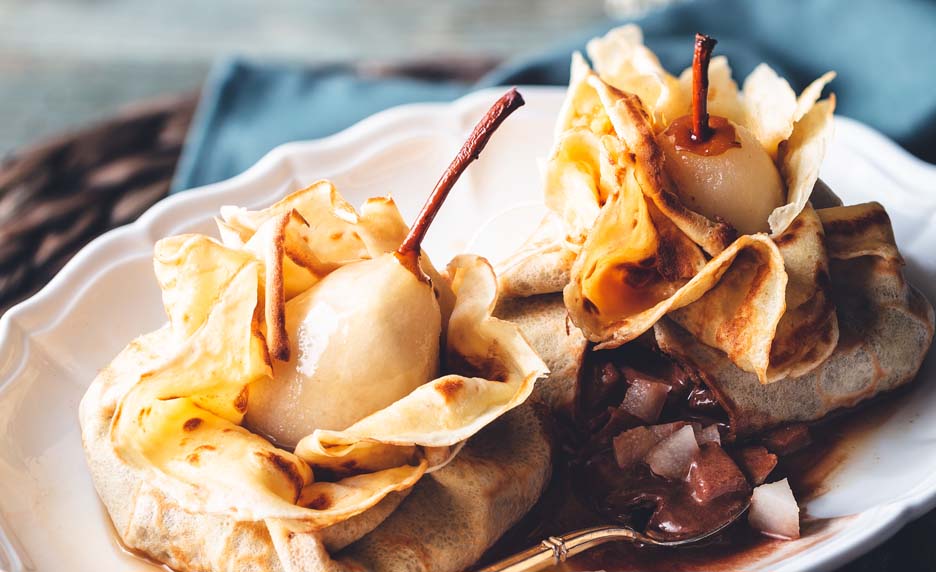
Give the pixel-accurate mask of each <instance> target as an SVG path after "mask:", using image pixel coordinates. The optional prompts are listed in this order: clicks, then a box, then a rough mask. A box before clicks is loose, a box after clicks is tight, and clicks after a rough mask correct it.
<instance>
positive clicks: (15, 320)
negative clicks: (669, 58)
mask: <svg viewBox="0 0 936 572" xmlns="http://www.w3.org/2000/svg"><path fill="white" fill-rule="evenodd" d="M520 89H521V91H522V92H523V93H525V94H528V95H533V96H534V97H540V96H543V97H561V96H562V94H564V92H565V88H560V87H543V86H525V87H521V88H520ZM499 93H500V89H499V88H488V89H483V90H479V91H475V92H472V93H470V94H468V95H466V96H464V97H462V98H459V99H457V100H455V101H453V102H450V103H414V104H407V105H402V106H398V107H394V108H391V109H387V110H385V111H382V112H379V113H376V114H374V115H372V116H370V117H368V118H366V119H364V120H362V121H360V122H359V123H357V124H355V125H353V126H351V127H349V128H347V129H345V130H343V131H341V132H338V133H336V134H334V135H331V136H329V137H325V138H322V139H318V140H313V141H297V142H291V143H285V144H283V145H280V146H278V147H276V148H274V149H273V150H271V151H270V152H268V153H267V154H266V155H265V156H264V157H263V158H261V159H260V160H259V161H258V162H257V163H256V164H254V165H253V166H252V167H251V168H249V169H248V170H246V171H245V172H243V173H241V174H240V175H237V176H235V177H233V178H231V179H227V180H225V181H221V182H218V183H213V184H210V185H206V186H203V187H198V188H195V189H191V190H188V191H184V192H181V193H178V194H175V195H172V196H170V197H167V198H165V199H163V200H161V201H159V202H158V203H156V204H155V205H153V206H152V207H151V208H149V209H148V210H147V211H146V212H145V213H144V214H143V215H141V216H140V217H139V218H138V219H137V220H136V221H134V222H133V223H130V224H128V225H124V226H121V227H119V228H115V229H113V230H110V231H108V232H106V233H104V234H102V235H101V236H99V237H97V238H95V239H94V240H93V241H91V242H90V243H89V244H88V245H86V246H85V247H84V248H82V249H81V250H80V251H79V252H78V254H76V255H75V256H74V257H73V258H72V259H71V260H70V261H69V262H68V263H67V264H66V265H65V267H64V268H63V269H62V270H61V271H60V272H59V273H58V274H57V275H56V276H55V277H54V278H53V279H52V280H51V281H50V282H49V283H48V284H47V285H45V286H44V287H43V288H42V289H41V290H40V291H39V292H37V293H36V294H34V295H33V296H31V297H30V298H28V299H26V300H24V301H22V302H20V303H19V304H17V305H16V306H14V307H13V308H11V309H10V310H8V311H7V312H6V313H5V314H4V315H3V316H2V317H0V376H2V377H0V399H2V398H3V396H4V394H5V393H6V391H7V390H8V389H9V388H10V387H11V386H12V385H13V384H14V383H15V381H16V379H17V378H16V373H17V372H18V371H19V370H21V369H22V367H23V363H24V362H26V361H28V359H29V352H28V351H27V350H28V347H29V345H30V342H31V340H30V337H31V336H34V335H36V334H38V333H41V332H43V331H46V330H48V329H51V328H54V327H55V325H56V324H58V323H59V322H61V321H62V320H64V319H65V318H66V317H67V316H68V313H69V311H70V310H72V303H73V301H74V299H77V298H78V296H73V297H69V296H59V294H63V291H64V290H65V289H66V286H68V287H70V289H71V291H72V292H75V291H76V289H77V291H82V290H84V289H86V288H90V287H91V286H92V285H93V283H94V282H95V280H96V279H97V277H98V276H99V275H100V274H102V273H103V272H105V271H106V270H107V269H109V268H111V267H113V266H117V265H120V264H121V263H122V262H123V261H126V260H127V259H128V258H131V257H136V256H140V255H141V254H145V255H149V252H150V249H151V248H152V245H153V244H154V242H155V240H156V238H157V236H156V228H157V227H158V226H159V225H160V224H170V225H171V224H178V222H179V219H176V220H175V221H174V222H172V221H168V220H167V219H170V218H172V217H173V216H177V215H181V216H182V218H183V219H184V220H193V219H195V218H202V217H204V216H206V214H213V213H214V211H213V210H211V211H207V212H203V211H201V210H198V208H197V203H198V202H199V201H205V200H206V198H211V197H217V196H221V195H225V194H228V193H234V192H235V191H236V190H237V189H238V188H240V187H244V186H246V185H250V184H252V183H256V182H258V181H261V180H264V179H266V178H268V177H271V176H273V174H274V173H275V171H276V170H277V169H281V168H282V166H283V165H286V166H287V170H290V169H291V167H290V166H289V162H290V158H291V157H293V156H295V155H296V154H306V153H316V152H327V151H334V150H338V149H346V148H347V147H348V146H349V145H350V144H351V143H356V142H360V141H362V140H367V139H368V138H369V137H370V136H372V135H373V134H374V133H375V132H376V133H380V132H381V131H382V130H385V128H386V127H387V126H390V125H393V124H396V123H398V122H403V123H407V122H410V123H411V122H412V120H413V119H414V118H423V119H425V118H426V117H427V116H432V117H433V118H434V119H436V120H438V118H439V117H441V118H442V120H443V121H451V119H452V118H462V117H463V116H464V112H465V111H466V110H469V109H472V108H475V107H477V106H478V105H479V104H480V103H482V102H487V101H490V100H492V99H493V98H494V97H495V96H496V95H497V94H499ZM836 129H837V130H845V131H847V132H848V133H849V134H850V135H851V136H850V137H849V138H847V139H845V138H840V139H839V141H838V144H841V145H846V146H848V147H850V148H852V149H853V150H855V151H857V152H858V153H860V154H861V155H862V156H864V157H865V158H866V159H867V160H868V162H869V164H871V165H872V166H874V167H875V168H876V169H878V170H880V171H881V172H882V173H885V174H887V175H888V176H889V177H891V178H892V179H894V180H896V181H898V182H899V183H900V186H901V187H902V188H904V189H907V192H908V193H912V194H913V195H914V198H915V199H916V200H922V201H924V202H936V196H933V197H927V196H926V195H922V193H924V192H926V191H928V190H929V189H931V188H933V187H934V186H936V165H930V164H928V163H925V162H924V161H922V160H920V159H918V158H916V157H914V156H913V155H911V154H909V153H908V152H907V151H905V150H904V149H902V148H901V147H899V146H898V145H897V144H896V143H894V142H893V141H891V140H889V139H888V138H887V137H886V136H884V135H882V134H881V133H880V132H878V131H877V130H875V129H873V128H871V127H869V126H866V125H864V124H861V123H859V122H857V121H855V120H852V119H849V118H846V117H841V116H836ZM377 139H379V137H378V138H377ZM378 143H380V142H379V141H378V142H377V143H374V142H373V141H372V142H371V143H370V144H374V145H376V144H378ZM384 143H386V141H384ZM869 149H873V150H874V153H875V154H874V155H873V156H872V155H870V154H869V151H868V150H869ZM921 195H922V196H921ZM111 249H116V252H117V253H118V254H119V256H117V257H116V258H111V259H109V260H108V261H106V262H105V261H103V260H101V258H102V257H103V256H104V255H106V254H107V253H108V251H109V250H111ZM27 326H28V327H27ZM17 334H18V335H19V337H20V338H21V339H20V340H19V346H18V345H17V339H16V336H17ZM17 350H19V352H21V353H20V355H18V356H16V355H15V354H16V353H17ZM16 357H19V361H18V362H17V363H16V364H13V365H11V362H12V361H16ZM914 489H917V490H911V491H909V492H910V493H912V494H907V495H905V496H904V497H901V498H899V499H898V500H895V501H893V502H890V503H884V504H879V505H876V506H874V507H873V508H872V509H869V510H865V511H863V512H861V513H858V514H856V515H855V516H854V517H851V518H856V519H857V520H858V522H862V523H867V526H862V527H856V526H849V527H847V528H845V529H844V530H843V531H842V532H840V533H836V534H835V535H833V536H831V537H830V538H828V539H825V540H823V541H821V542H819V543H817V544H816V545H814V546H811V547H809V548H808V549H806V550H804V551H803V552H801V553H799V554H797V555H796V556H807V555H808V556H810V558H808V559H807V560H806V561H801V559H800V558H794V559H795V560H797V562H796V563H795V564H794V563H790V564H791V565H786V561H781V562H779V563H775V565H779V567H778V568H775V570H778V571H783V572H793V571H803V570H813V571H817V570H827V569H830V568H832V567H835V566H837V565H841V564H843V563H845V562H847V561H849V560H851V559H853V558H855V557H857V556H859V555H861V554H863V553H865V552H867V551H869V550H871V549H872V548H874V547H875V546H877V545H878V544H880V543H882V542H883V541H885V540H886V539H888V538H890V537H891V536H892V535H894V534H895V533H896V532H897V531H898V530H899V529H900V527H901V526H903V525H904V524H906V523H907V522H909V521H910V520H912V519H914V518H916V517H918V516H921V515H922V514H923V513H924V512H927V511H929V510H931V509H933V508H934V507H936V481H934V482H928V481H923V482H921V483H919V484H918V486H917V487H914ZM6 529H10V530H12V527H11V526H10V525H9V523H5V522H4V521H3V518H2V514H0V563H3V557H4V555H6V556H7V558H10V559H11V561H10V562H9V563H8V564H9V565H10V566H11V567H14V568H13V569H14V570H16V566H17V562H18V560H17V555H16V553H15V551H14V552H13V554H9V552H10V550H11V549H12V547H13V546H15V537H14V538H13V539H8V538H4V531H5V530H6ZM843 533H847V534H843ZM25 566H27V568H26V569H29V568H28V561H27V563H26V564H25Z"/></svg>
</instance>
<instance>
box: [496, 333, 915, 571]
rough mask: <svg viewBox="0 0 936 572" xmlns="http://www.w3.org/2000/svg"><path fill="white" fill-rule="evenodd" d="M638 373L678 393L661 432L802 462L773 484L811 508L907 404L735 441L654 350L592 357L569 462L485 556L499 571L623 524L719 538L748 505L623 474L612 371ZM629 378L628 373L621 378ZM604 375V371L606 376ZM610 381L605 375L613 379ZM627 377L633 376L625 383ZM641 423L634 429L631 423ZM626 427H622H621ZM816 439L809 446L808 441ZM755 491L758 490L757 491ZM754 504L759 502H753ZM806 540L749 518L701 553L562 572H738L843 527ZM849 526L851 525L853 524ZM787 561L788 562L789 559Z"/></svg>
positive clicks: (881, 404) (609, 549) (787, 466)
mask: <svg viewBox="0 0 936 572" xmlns="http://www.w3.org/2000/svg"><path fill="white" fill-rule="evenodd" d="M609 361H610V362H611V363H613V364H617V365H621V364H624V363H626V364H627V366H629V367H632V368H636V369H639V370H642V371H644V373H648V374H651V375H654V376H655V377H658V378H660V379H664V380H666V381H667V382H670V383H672V385H673V387H674V389H673V390H672V391H671V392H670V394H669V395H668V400H667V403H666V405H665V406H664V409H663V412H662V414H661V418H660V420H659V421H658V423H666V422H671V421H675V420H685V421H697V422H699V423H702V424H710V423H718V424H719V427H720V428H721V429H722V435H723V439H722V445H723V447H724V450H725V451H726V452H727V453H728V454H729V455H730V456H732V457H733V458H735V459H738V464H739V465H741V464H742V463H741V461H740V457H741V454H740V453H741V451H742V450H744V449H745V448H752V447H762V446H764V444H766V443H768V442H769V443H770V446H771V447H775V448H778V450H779V449H783V448H784V447H788V448H790V449H792V452H789V451H788V452H786V454H782V455H781V454H778V455H777V457H778V462H777V464H776V466H775V467H774V468H773V469H772V470H771V471H770V473H769V478H767V481H768V482H773V481H776V480H780V479H782V478H788V479H789V481H790V485H791V487H792V488H793V491H794V494H795V496H796V498H797V501H798V502H799V503H800V504H801V505H802V504H804V503H806V502H808V501H809V500H810V499H812V498H815V497H816V496H819V495H821V494H822V493H823V492H824V491H825V487H826V483H827V482H828V481H829V477H830V476H831V475H832V474H834V473H835V471H836V469H838V468H839V467H840V466H841V465H842V464H843V462H844V461H845V460H847V458H848V457H849V455H850V454H851V452H852V451H854V450H856V449H857V448H858V447H859V446H860V444H861V442H862V440H863V438H864V437H865V436H866V435H868V434H870V433H871V432H873V430H874V428H875V427H878V426H879V425H880V424H881V423H883V422H885V421H886V420H887V419H888V418H890V417H891V416H892V415H893V414H894V413H895V411H896V410H897V409H898V407H897V406H898V405H899V396H898V395H896V394H900V393H903V391H902V390H898V391H897V392H895V393H896V394H889V395H884V396H881V397H878V398H875V399H873V400H871V401H870V402H868V403H865V404H863V405H859V406H858V408H856V409H860V410H861V412H860V414H858V415H856V414H855V409H850V410H843V411H839V412H835V413H833V414H832V415H829V416H827V417H826V418H824V419H823V420H821V421H819V422H816V423H813V424H810V425H809V426H808V428H805V426H792V427H791V430H782V431H777V432H771V433H770V434H767V435H761V436H755V437H752V438H750V439H748V440H747V441H745V442H743V443H741V442H735V441H733V440H732V437H731V435H730V431H729V430H728V429H729V428H728V427H727V416H726V415H725V414H724V412H723V411H721V408H720V407H719V406H718V404H717V402H716V401H715V400H714V397H713V396H712V395H711V392H710V391H708V390H707V388H705V387H704V385H702V384H701V383H700V382H699V381H698V379H697V378H696V376H694V375H693V372H691V371H688V370H687V369H685V368H683V367H681V366H679V365H677V364H675V363H673V362H671V361H670V360H669V359H667V358H666V357H665V356H662V355H661V354H659V353H658V352H656V351H655V350H654V349H653V347H652V346H651V345H648V344H641V343H639V342H632V343H631V344H627V345H625V346H623V347H622V348H619V349H618V350H614V351H611V352H591V355H590V360H589V362H587V363H586V364H585V367H584V368H583V375H582V379H581V380H580V385H579V393H578V402H577V404H576V407H575V410H574V411H572V412H569V413H568V415H565V416H562V417H561V418H560V419H559V420H558V421H557V423H558V428H557V433H558V435H559V439H560V441H561V453H560V455H559V457H560V460H559V462H558V463H557V464H556V468H555V471H554V475H553V480H552V482H551V483H550V486H549V488H548V489H547V491H546V492H545V493H544V495H543V497H542V499H541V500H540V502H539V503H538V504H537V505H536V506H535V507H534V508H533V509H532V510H531V511H530V513H529V514H528V515H527V517H525V518H524V519H523V520H522V521H521V522H520V523H519V524H518V525H517V526H515V527H514V528H513V529H512V530H511V531H509V532H508V533H507V534H506V535H505V536H504V537H503V538H502V539H501V540H500V541H499V542H498V543H497V544H496V545H495V546H494V547H493V548H492V549H491V550H490V551H489V553H488V554H487V555H486V556H485V558H484V559H483V562H484V563H491V562H494V561H497V560H498V559H500V558H503V557H505V556H507V555H510V554H513V553H515V552H517V551H519V550H521V549H524V548H527V547H529V546H531V545H534V544H537V543H539V542H540V541H541V540H542V539H544V538H546V537H548V536H555V535H561V534H564V533H567V532H571V531H573V530H577V529H580V528H585V527H589V526H596V525H601V524H612V523H621V524H627V525H630V526H635V527H637V528H640V529H642V530H645V531H647V532H653V530H649V529H648V527H649V528H654V529H657V530H658V531H660V532H662V534H659V535H658V536H664V537H665V536H666V535H667V533H674V532H675V534H672V536H679V535H680V534H683V533H694V532H697V531H698V529H705V528H706V527H708V528H709V529H710V528H712V527H714V524H717V523H720V522H724V520H725V519H726V517H727V515H729V514H731V513H733V511H734V510H735V509H736V508H737V503H739V502H744V501H745V500H746V495H742V494H737V495H734V496H732V495H726V496H725V497H721V498H719V499H716V500H717V501H718V502H710V503H707V504H705V505H703V506H702V507H700V504H699V503H698V502H696V501H695V500H694V499H692V498H689V497H688V496H687V495H688V494H689V491H688V490H687V487H686V486H685V484H684V483H682V482H667V481H666V480H665V479H661V478H660V477H657V476H655V475H653V474H652V473H651V472H650V471H649V469H648V468H647V467H646V466H645V465H643V466H639V467H634V468H632V469H631V470H628V471H622V470H621V469H619V467H618V466H617V464H616V462H615V459H614V456H613V452H611V450H610V449H609V448H608V446H607V445H606V444H605V442H606V440H607V439H610V438H611V437H613V434H616V433H615V432H616V431H618V430H619V429H621V428H622V427H626V425H627V424H628V421H627V420H625V421H620V420H615V419H613V415H611V414H608V413H607V411H605V412H604V413H602V411H601V410H602V408H603V407H604V406H605V404H608V403H614V402H615V401H617V402H618V403H619V402H620V399H621V398H622V397H623V394H624V391H625V390H624V389H622V387H621V385H626V383H622V380H621V379H620V378H618V379H615V376H614V375H613V374H611V373H609V368H608V367H607V364H608V362H609ZM616 369H618V370H620V369H622V368H617V367H616ZM603 370H604V371H603ZM603 374H604V375H603ZM621 377H626V376H621ZM630 422H631V423H633V421H632V420H631V421H630ZM615 423H617V426H613V425H614V424H615ZM803 433H805V434H806V435H808V440H805V441H804V439H803V438H802V434H803ZM751 484H752V486H753V485H754V483H751ZM748 494H749V493H748ZM800 517H801V539H800V540H799V541H797V542H796V543H795V544H791V543H789V542H788V541H784V540H777V539H773V538H769V537H767V536H764V535H762V534H760V533H759V532H758V531H756V530H754V529H752V528H751V527H750V526H749V525H748V523H747V519H746V518H741V519H739V521H738V522H736V523H735V524H733V525H731V526H729V527H728V528H726V529H725V530H724V531H722V532H720V533H718V534H716V535H714V536H712V537H710V538H708V539H706V540H704V541H702V542H700V543H697V544H693V545H691V546H686V547H680V548H659V547H653V546H644V545H635V544H631V543H627V542H616V543H609V544H606V545H603V546H600V547H597V548H594V549H592V550H590V551H588V552H585V553H583V554H581V555H578V556H576V557H574V558H572V559H570V560H569V561H567V562H566V563H565V564H563V565H562V566H561V567H557V568H553V570H577V571H586V570H606V571H607V572H631V571H634V572H636V571H642V572H651V571H653V572H656V571H660V572H662V571H671V570H672V571H677V570H678V571H684V570H707V571H715V570H736V569H738V568H741V567H744V566H746V565H749V564H751V563H754V562H758V561H762V560H763V559H765V558H770V557H771V555H772V554H776V553H780V552H782V551H791V550H792V552H791V553H793V552H796V551H800V550H805V549H806V548H808V547H809V546H812V545H814V544H815V543H818V542H821V541H823V540H824V539H826V538H828V537H829V536H830V535H831V534H834V532H835V529H836V528H837V526H838V524H840V523H838V522H837V521H839V520H844V518H843V519H831V520H830V519H813V518H811V517H809V515H806V514H801V515H800ZM845 518H847V517H845ZM784 553H785V552H784Z"/></svg>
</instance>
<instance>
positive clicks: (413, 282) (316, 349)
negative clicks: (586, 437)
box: [247, 253, 442, 446]
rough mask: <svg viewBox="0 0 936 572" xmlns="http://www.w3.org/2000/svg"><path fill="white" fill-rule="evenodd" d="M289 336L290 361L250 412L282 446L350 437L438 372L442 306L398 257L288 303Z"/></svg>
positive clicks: (342, 272)
mask: <svg viewBox="0 0 936 572" xmlns="http://www.w3.org/2000/svg"><path fill="white" fill-rule="evenodd" d="M286 331H287V332H289V333H290V335H289V346H290V359H289V361H274V363H273V382H272V383H264V384H258V385H257V387H256V389H254V388H252V391H251V395H250V408H249V409H248V413H247V423H248V424H249V425H251V426H252V427H253V428H254V429H256V430H257V431H258V432H261V433H263V434H265V435H268V436H269V437H270V438H271V439H272V440H273V441H275V442H277V443H280V444H283V445H289V446H295V444H296V443H298V442H299V440H300V439H302V438H303V437H305V436H306V435H308V434H310V433H312V431H313V430H314V429H332V430H341V429H345V428H347V427H349V426H350V425H352V424H353V423H354V422H355V421H358V420H359V419H362V418H364V417H366V416H368V415H370V414H371V413H374V412H375V411H379V410H380V409H383V408H384V407H387V406H388V405H390V404H392V403H394V402H395V401H397V400H398V399H400V398H401V397H403V396H405V395H407V394H409V393H410V392H411V391H413V390H414V389H416V388H417V387H419V386H420V385H423V384H424V383H426V382H428V381H431V380H432V379H434V378H435V377H436V374H437V373H438V369H439V341H440V338H441V333H442V313H441V310H440V309H439V302H438V301H437V300H436V296H435V292H434V291H433V288H432V286H431V285H430V283H429V281H428V280H425V279H422V278H421V277H417V276H416V275H415V274H414V273H413V272H411V271H410V270H409V269H407V268H405V267H404V266H403V265H402V264H401V263H400V261H399V260H398V259H397V257H396V256H395V255H394V254H392V253H386V254H383V255H381V256H378V257H377V258H373V259H370V260H361V261H359V262H354V263H351V264H347V265H345V266H342V267H341V268H338V269H337V270H335V271H334V272H332V273H330V274H328V275H327V276H325V278H323V279H322V280H321V281H320V282H318V283H317V284H315V285H314V286H312V288H310V289H308V290H306V291H305V292H303V293H302V294H300V295H298V296H296V297H295V298H293V299H292V300H290V301H289V302H288V303H287V304H286Z"/></svg>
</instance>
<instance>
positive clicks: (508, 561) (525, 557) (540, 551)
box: [477, 526, 645, 572]
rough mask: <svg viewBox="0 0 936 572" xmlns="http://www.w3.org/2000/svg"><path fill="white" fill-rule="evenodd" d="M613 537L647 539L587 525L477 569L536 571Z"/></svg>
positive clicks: (615, 528)
mask: <svg viewBox="0 0 936 572" xmlns="http://www.w3.org/2000/svg"><path fill="white" fill-rule="evenodd" d="M611 540H632V541H633V540H639V541H644V540H645V539H644V538H643V535H640V534H638V533H636V532H634V531H633V530H631V529H629V528H622V527H619V526H596V527H594V528H585V529H583V530H577V531H575V532H570V533H569V534H564V535H562V536H550V537H549V538H547V539H546V540H544V541H542V542H540V543H539V544H538V545H536V546H534V547H532V548H528V549H526V550H524V551H522V552H518V553H517V554H514V555H513V556H510V557H508V558H505V559H503V560H501V561H500V562H496V563H494V564H491V565H490V566H486V567H484V568H481V569H480V570H478V571H477V572H532V571H533V570H539V569H540V568H543V567H544V566H547V565H549V564H560V563H562V562H565V561H566V559H567V558H569V557H570V556H575V555H576V554H578V553H580V552H584V551H586V550H588V549H589V548H592V547H594V546H597V545H599V544H602V543H605V542H608V541H611Z"/></svg>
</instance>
